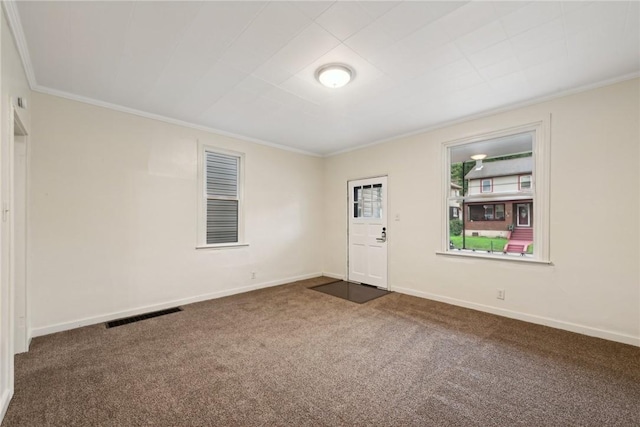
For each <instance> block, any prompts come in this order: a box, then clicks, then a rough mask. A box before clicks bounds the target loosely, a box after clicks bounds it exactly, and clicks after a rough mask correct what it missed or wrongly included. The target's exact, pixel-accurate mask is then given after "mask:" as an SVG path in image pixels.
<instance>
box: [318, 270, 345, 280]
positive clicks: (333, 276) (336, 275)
mask: <svg viewBox="0 0 640 427" xmlns="http://www.w3.org/2000/svg"><path fill="white" fill-rule="evenodd" d="M322 275H323V276H327V277H331V278H333V279H338V280H345V277H344V274H337V273H327V272H326V271H325V272H323V273H322Z"/></svg>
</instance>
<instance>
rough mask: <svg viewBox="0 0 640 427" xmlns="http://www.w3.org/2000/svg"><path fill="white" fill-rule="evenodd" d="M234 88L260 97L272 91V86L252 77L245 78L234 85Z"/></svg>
mask: <svg viewBox="0 0 640 427" xmlns="http://www.w3.org/2000/svg"><path fill="white" fill-rule="evenodd" d="M236 88H238V89H242V90H246V91H248V92H251V93H254V94H256V95H259V96H261V95H264V94H265V93H267V92H269V91H270V90H271V89H273V85H272V84H270V83H268V82H265V81H264V80H261V79H259V78H256V77H254V76H247V77H246V78H245V79H244V80H242V81H241V82H239V83H238V84H237V85H236Z"/></svg>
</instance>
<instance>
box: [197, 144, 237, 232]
mask: <svg viewBox="0 0 640 427" xmlns="http://www.w3.org/2000/svg"><path fill="white" fill-rule="evenodd" d="M239 166H240V158H239V157H236V156H230V155H227V154H221V153H216V152H212V151H206V152H205V180H206V182H205V185H206V198H207V203H206V222H207V223H206V226H207V244H217V243H237V242H238V204H239V197H238V193H239V192H238V172H239Z"/></svg>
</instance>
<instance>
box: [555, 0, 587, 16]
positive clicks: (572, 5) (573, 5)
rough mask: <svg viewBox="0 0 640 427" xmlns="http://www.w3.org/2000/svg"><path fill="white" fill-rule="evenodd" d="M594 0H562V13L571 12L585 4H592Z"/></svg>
mask: <svg viewBox="0 0 640 427" xmlns="http://www.w3.org/2000/svg"><path fill="white" fill-rule="evenodd" d="M593 3H594V2H592V1H586V0H581V1H563V2H562V13H571V12H573V11H576V10H578V9H580V8H582V7H585V6H591V5H592V4H593Z"/></svg>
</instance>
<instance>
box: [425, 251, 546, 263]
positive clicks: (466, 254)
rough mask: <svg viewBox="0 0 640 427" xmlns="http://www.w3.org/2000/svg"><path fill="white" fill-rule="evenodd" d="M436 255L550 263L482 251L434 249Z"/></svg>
mask: <svg viewBox="0 0 640 427" xmlns="http://www.w3.org/2000/svg"><path fill="white" fill-rule="evenodd" d="M436 255H444V256H451V257H463V258H480V259H490V260H494V261H510V262H522V263H528V264H544V265H552V262H551V261H543V260H540V259H532V258H527V257H522V256H512V255H498V254H495V255H488V254H482V253H474V252H452V251H436Z"/></svg>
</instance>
